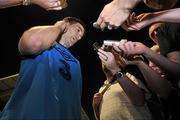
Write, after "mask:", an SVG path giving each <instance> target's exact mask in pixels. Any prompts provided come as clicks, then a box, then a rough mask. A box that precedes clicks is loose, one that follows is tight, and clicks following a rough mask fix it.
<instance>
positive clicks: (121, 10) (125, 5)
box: [96, 0, 137, 30]
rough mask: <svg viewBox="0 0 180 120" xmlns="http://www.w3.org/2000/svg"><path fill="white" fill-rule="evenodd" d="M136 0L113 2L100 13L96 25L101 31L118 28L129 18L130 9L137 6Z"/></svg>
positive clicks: (114, 0) (116, 0)
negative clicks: (106, 28)
mask: <svg viewBox="0 0 180 120" xmlns="http://www.w3.org/2000/svg"><path fill="white" fill-rule="evenodd" d="M136 3H137V1H136V0H113V1H112V2H111V3H109V4H107V5H106V6H105V7H104V8H103V10H102V12H101V13H100V15H99V17H98V20H97V21H96V25H97V26H98V27H99V28H100V29H102V30H103V29H104V28H105V27H108V29H110V30H111V29H113V28H115V29H116V28H118V27H119V26H120V25H121V24H122V23H123V22H124V21H125V20H126V19H127V18H128V16H129V14H130V9H131V8H133V7H134V6H135V4H136Z"/></svg>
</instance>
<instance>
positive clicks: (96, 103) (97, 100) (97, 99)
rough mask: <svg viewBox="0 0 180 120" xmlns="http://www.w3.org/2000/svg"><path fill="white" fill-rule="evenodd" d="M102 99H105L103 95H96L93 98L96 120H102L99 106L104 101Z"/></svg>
mask: <svg viewBox="0 0 180 120" xmlns="http://www.w3.org/2000/svg"><path fill="white" fill-rule="evenodd" d="M102 97H103V95H102V94H101V93H96V94H94V96H93V102H92V106H93V112H94V116H95V118H96V120H99V119H100V113H99V104H100V103H101V101H102Z"/></svg>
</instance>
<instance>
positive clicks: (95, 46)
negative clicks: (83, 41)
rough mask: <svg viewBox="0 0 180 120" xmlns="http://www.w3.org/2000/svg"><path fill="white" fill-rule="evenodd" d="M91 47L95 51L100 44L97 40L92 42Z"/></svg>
mask: <svg viewBox="0 0 180 120" xmlns="http://www.w3.org/2000/svg"><path fill="white" fill-rule="evenodd" d="M92 47H93V49H94V50H95V51H96V52H97V51H98V49H99V48H100V45H99V43H98V42H95V43H93V45H92Z"/></svg>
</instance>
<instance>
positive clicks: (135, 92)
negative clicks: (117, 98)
mask: <svg viewBox="0 0 180 120" xmlns="http://www.w3.org/2000/svg"><path fill="white" fill-rule="evenodd" d="M117 80H118V83H119V84H120V85H121V87H122V89H123V90H124V92H125V93H126V95H127V96H128V98H129V99H130V100H131V102H132V103H133V104H134V105H137V106H143V105H144V102H145V95H144V92H143V90H142V89H141V88H139V87H138V86H137V85H136V84H135V83H134V82H133V81H131V80H130V78H129V77H127V76H126V75H123V76H121V77H117Z"/></svg>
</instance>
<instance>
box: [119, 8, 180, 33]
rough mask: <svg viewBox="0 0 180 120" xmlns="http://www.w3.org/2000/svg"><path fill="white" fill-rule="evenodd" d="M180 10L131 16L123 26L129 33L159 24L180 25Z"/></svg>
mask: <svg viewBox="0 0 180 120" xmlns="http://www.w3.org/2000/svg"><path fill="white" fill-rule="evenodd" d="M179 13H180V8H175V9H169V10H164V11H159V12H152V13H143V14H140V15H138V16H135V14H134V13H133V14H131V15H130V16H129V17H128V19H127V21H126V22H125V23H124V24H123V25H122V28H124V29H125V30H127V31H131V30H136V31H137V30H140V29H142V28H144V27H146V26H148V25H151V24H153V23H157V22H173V23H180V15H179Z"/></svg>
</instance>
